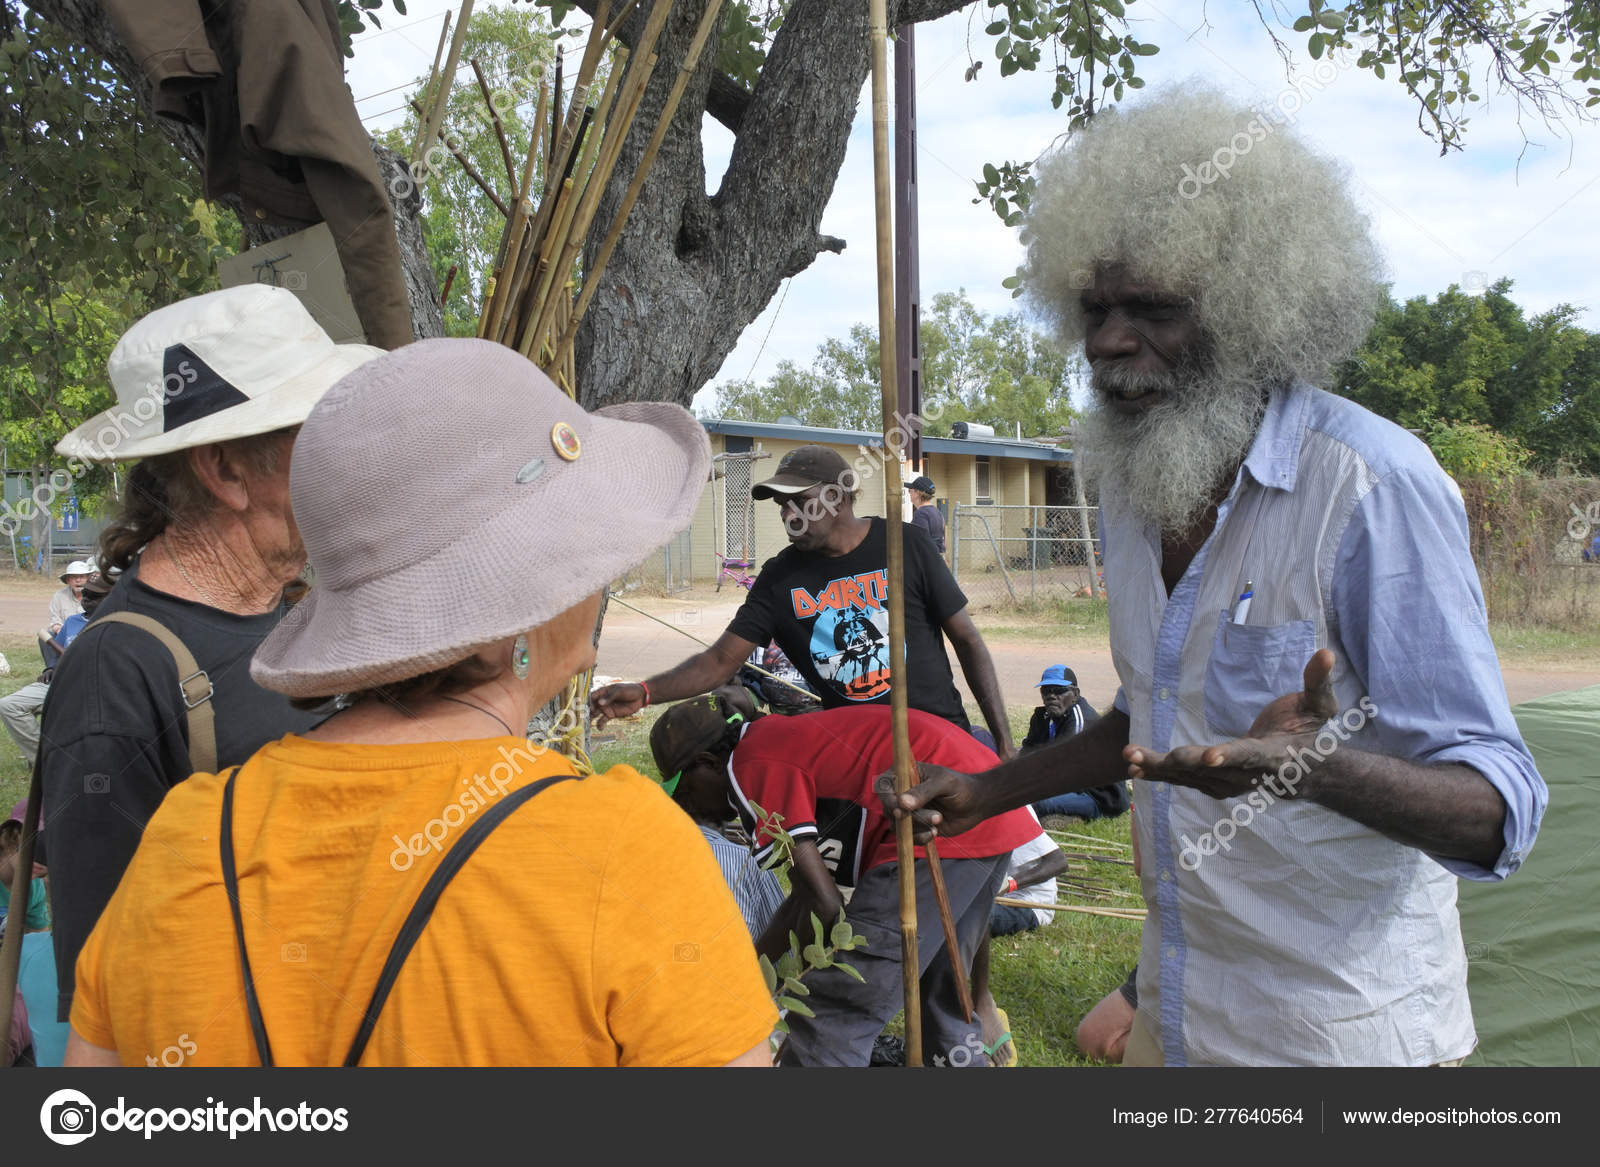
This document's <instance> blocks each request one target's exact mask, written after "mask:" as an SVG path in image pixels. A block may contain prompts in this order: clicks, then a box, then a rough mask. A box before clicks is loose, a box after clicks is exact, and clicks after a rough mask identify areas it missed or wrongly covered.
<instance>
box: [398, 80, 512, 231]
mask: <svg viewBox="0 0 1600 1167" xmlns="http://www.w3.org/2000/svg"><path fill="white" fill-rule="evenodd" d="M411 108H412V109H413V110H415V111H416V114H417V116H418V117H422V116H423V114H422V107H421V106H420V105H418V104H417V103H416V102H415V101H413V102H412V103H411ZM438 138H439V141H441V142H443V143H444V148H445V149H446V150H448V151H450V153H451V154H452V155H454V156H455V160H456V161H457V162H459V163H461V169H463V170H465V171H466V172H467V177H468V178H470V179H472V181H473V183H474V184H476V186H477V188H478V189H479V190H481V191H482V192H483V193H484V194H486V195H488V196H489V201H490V202H491V203H493V204H494V206H495V210H497V211H499V212H500V213H501V214H502V215H505V216H506V217H507V218H509V217H510V215H511V211H510V209H509V208H508V207H507V206H506V205H505V203H503V202H501V201H500V196H499V195H497V194H495V193H494V188H493V187H492V186H490V185H489V181H488V179H486V178H484V177H483V175H481V174H479V173H478V168H477V167H476V166H474V165H473V164H472V160H471V159H469V158H468V157H467V156H466V155H465V154H463V153H462V152H461V147H459V146H457V145H456V144H455V142H454V141H453V140H452V139H450V138H447V137H446V136H445V132H444V130H443V129H440V130H439V133H438Z"/></svg>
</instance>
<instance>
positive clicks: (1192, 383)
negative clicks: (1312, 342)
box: [1078, 363, 1265, 536]
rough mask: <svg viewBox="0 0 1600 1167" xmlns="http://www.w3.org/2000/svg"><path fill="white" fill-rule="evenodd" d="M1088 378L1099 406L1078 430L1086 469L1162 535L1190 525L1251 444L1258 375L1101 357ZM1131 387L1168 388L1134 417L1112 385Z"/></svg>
mask: <svg viewBox="0 0 1600 1167" xmlns="http://www.w3.org/2000/svg"><path fill="white" fill-rule="evenodd" d="M1091 383H1092V385H1093V388H1094V396H1095V401H1096V407H1095V408H1094V409H1091V410H1090V411H1089V413H1088V414H1087V416H1086V417H1085V418H1084V419H1083V422H1082V423H1081V425H1080V427H1079V431H1078V446H1079V452H1080V453H1081V455H1082V457H1083V470H1084V477H1085V478H1086V479H1087V480H1088V481H1090V482H1092V483H1094V484H1096V485H1097V486H1098V488H1099V491H1100V495H1101V498H1102V499H1105V498H1108V497H1112V498H1119V499H1121V500H1123V501H1125V502H1126V503H1127V505H1128V506H1129V508H1130V509H1131V510H1132V511H1133V514H1134V515H1135V517H1137V518H1139V519H1141V520H1143V521H1144V522H1147V523H1149V524H1151V525H1152V526H1154V527H1155V528H1156V530H1157V531H1158V532H1159V533H1160V534H1161V535H1163V536H1178V535H1182V534H1183V533H1185V532H1187V531H1189V530H1190V529H1191V528H1192V526H1193V524H1194V522H1195V521H1196V520H1197V519H1198V518H1199V517H1200V516H1201V514H1202V513H1204V512H1205V510H1206V508H1208V507H1209V506H1210V505H1211V503H1212V501H1213V496H1214V492H1215V491H1216V490H1217V488H1218V486H1219V485H1220V484H1221V483H1222V481H1223V478H1224V476H1226V475H1228V474H1229V473H1230V472H1231V471H1232V470H1233V469H1234V468H1235V467H1236V466H1237V465H1238V464H1239V462H1240V461H1242V460H1243V458H1244V455H1245V453H1246V452H1247V451H1248V450H1249V449H1250V443H1251V441H1253V440H1254V438H1255V434H1256V429H1257V428H1258V427H1259V425H1260V422H1261V413H1262V407H1263V405H1264V402H1265V392H1264V390H1263V389H1262V387H1261V384H1260V381H1259V380H1258V379H1257V378H1256V377H1253V376H1250V375H1248V374H1247V373H1245V372H1243V371H1242V370H1240V371H1230V370H1224V369H1220V368H1217V367H1216V366H1214V365H1212V366H1209V367H1205V368H1195V367H1193V366H1190V367H1186V368H1180V369H1175V370H1172V371H1170V372H1167V373H1160V374H1144V375H1139V374H1133V373H1130V372H1128V371H1127V370H1126V369H1125V368H1123V367H1122V366H1120V365H1116V364H1106V363H1101V364H1100V365H1098V366H1096V367H1095V369H1094V372H1093V376H1092V380H1091ZM1130 388H1139V389H1157V390H1161V391H1164V393H1165V394H1166V396H1165V399H1164V400H1163V401H1161V402H1160V403H1159V404H1157V405H1155V406H1153V407H1151V408H1150V409H1148V410H1146V411H1145V412H1143V413H1140V414H1135V415H1133V416H1131V417H1130V416H1126V415H1124V414H1120V413H1117V412H1115V411H1113V410H1112V409H1111V408H1110V407H1109V405H1108V404H1107V402H1108V400H1109V398H1110V395H1111V393H1112V392H1113V391H1115V390H1119V389H1130Z"/></svg>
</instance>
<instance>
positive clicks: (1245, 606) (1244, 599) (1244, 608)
mask: <svg viewBox="0 0 1600 1167" xmlns="http://www.w3.org/2000/svg"><path fill="white" fill-rule="evenodd" d="M1255 594H1256V584H1255V580H1245V583H1244V591H1242V592H1240V593H1239V598H1238V600H1236V601H1235V602H1234V605H1233V623H1235V624H1243V623H1244V621H1245V617H1246V616H1248V615H1250V597H1251V596H1253V595H1255Z"/></svg>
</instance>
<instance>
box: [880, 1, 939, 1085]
mask: <svg viewBox="0 0 1600 1167" xmlns="http://www.w3.org/2000/svg"><path fill="white" fill-rule="evenodd" d="M869 12H870V18H871V25H872V170H873V178H874V179H875V182H874V188H875V189H874V195H875V204H874V205H875V209H876V218H877V228H878V230H877V246H878V373H879V376H880V378H881V379H882V385H881V389H882V393H883V444H884V452H885V453H886V454H887V455H888V457H887V458H886V459H885V468H884V475H883V504H884V516H885V520H886V521H885V523H884V529H885V535H886V541H887V543H888V551H889V595H888V601H889V661H890V674H891V683H890V686H889V721H890V729H891V732H892V734H893V740H894V789H895V793H897V794H904V793H905V792H906V791H908V790H910V789H911V787H912V785H913V784H914V783H915V781H916V779H915V771H916V762H915V760H914V759H913V758H912V757H911V731H910V725H909V719H908V716H907V706H906V684H905V663H904V653H905V645H906V604H905V590H904V588H905V532H904V530H903V529H902V527H901V525H900V524H899V523H898V522H896V521H895V516H896V515H897V514H898V513H899V506H900V481H899V478H900V476H899V474H898V472H897V471H898V467H899V461H900V459H899V454H900V450H899V447H898V445H897V444H896V438H897V437H898V434H897V431H896V428H895V422H894V413H895V408H896V406H897V405H898V401H897V400H896V395H895V386H896V384H897V382H896V380H895V364H894V240H893V232H892V222H891V214H892V211H891V209H890V208H891V202H890V197H889V196H890V188H889V182H890V174H889V59H888V45H889V16H888V12H887V6H886V4H885V0H869ZM894 834H895V839H894V841H895V854H896V857H897V858H898V860H899V867H900V971H901V976H902V979H903V981H904V987H905V1001H906V1065H908V1066H920V1065H922V1004H921V997H922V994H921V986H920V985H919V983H918V978H919V973H920V968H919V967H918V960H917V952H918V947H917V873H916V866H915V865H916V853H915V850H914V845H913V842H912V834H911V819H910V817H909V816H907V815H902V816H900V818H899V819H898V820H897V821H896V823H895V832H894ZM950 955H951V957H952V958H955V956H956V954H955V953H954V952H952V953H951V954H950ZM960 979H962V978H961V977H960V975H959V970H958V975H957V980H958V981H959V980H960Z"/></svg>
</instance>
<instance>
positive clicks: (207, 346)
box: [56, 284, 383, 462]
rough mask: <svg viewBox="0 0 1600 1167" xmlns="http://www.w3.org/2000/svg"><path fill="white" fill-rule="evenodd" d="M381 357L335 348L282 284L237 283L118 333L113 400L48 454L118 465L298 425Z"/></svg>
mask: <svg viewBox="0 0 1600 1167" xmlns="http://www.w3.org/2000/svg"><path fill="white" fill-rule="evenodd" d="M382 355H383V349H381V348H374V347H372V346H371V345H365V344H334V343H333V340H332V339H331V338H330V337H329V336H328V334H327V333H326V332H324V331H322V329H321V328H320V327H319V326H318V324H317V322H316V321H315V320H313V319H312V318H311V313H309V312H307V311H306V309H305V306H304V305H303V304H301V303H300V301H299V299H298V298H296V296H295V294H294V293H293V292H291V291H289V290H288V289H286V288H276V287H273V286H271V285H270V284H244V285H242V286H240V287H237V288H225V289H223V290H222V291H220V292H209V293H207V294H206V295H204V296H195V297H193V298H192V299H188V300H180V301H179V302H178V303H176V304H169V305H167V307H165V308H159V309H157V310H156V311H154V312H152V313H150V314H149V315H148V316H146V317H144V318H143V319H142V320H140V321H139V322H138V323H137V324H135V325H134V326H133V327H132V328H130V329H128V331H127V332H125V333H123V335H122V339H121V340H119V341H118V342H117V347H116V348H114V349H112V350H111V360H110V361H109V362H108V363H107V368H108V371H109V372H110V374H111V385H112V388H114V389H115V390H116V392H117V404H116V405H115V406H113V407H112V408H110V409H108V410H106V411H105V412H104V413H100V414H96V415H95V416H94V417H92V418H90V419H89V420H88V421H86V422H84V423H83V424H82V425H80V426H79V427H78V428H77V429H75V430H73V431H72V432H71V433H70V434H68V435H67V436H66V437H64V438H62V439H61V441H60V442H59V443H57V445H56V453H58V454H61V455H63V456H65V457H69V458H78V459H80V460H82V461H85V462H120V461H122V460H123V459H127V458H147V457H150V456H151V455H154V454H170V453H171V452H172V451H174V450H185V449H189V448H190V447H192V446H204V445H207V444H209V443H211V442H226V441H229V440H231V439H233V438H248V437H253V436H254V435H256V434H264V433H270V432H271V431H273V430H279V429H284V428H285V427H287V426H293V425H299V424H300V423H301V422H303V421H305V419H306V415H307V414H308V413H310V412H311V407H312V406H313V405H315V404H316V403H317V399H318V398H320V397H321V396H322V395H323V393H325V392H327V389H328V386H330V385H332V384H333V383H334V382H335V381H337V380H338V379H339V378H340V377H342V376H344V375H345V374H346V373H348V372H350V370H352V369H355V368H357V367H359V366H361V365H363V364H365V363H366V362H367V361H370V360H372V359H373V358H374V357H380V356H382Z"/></svg>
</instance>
